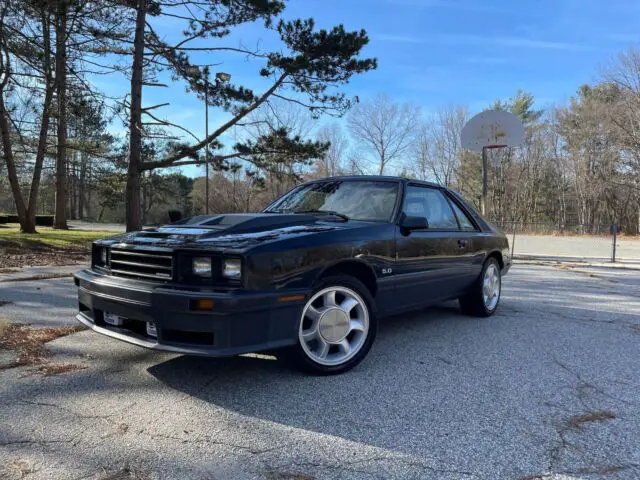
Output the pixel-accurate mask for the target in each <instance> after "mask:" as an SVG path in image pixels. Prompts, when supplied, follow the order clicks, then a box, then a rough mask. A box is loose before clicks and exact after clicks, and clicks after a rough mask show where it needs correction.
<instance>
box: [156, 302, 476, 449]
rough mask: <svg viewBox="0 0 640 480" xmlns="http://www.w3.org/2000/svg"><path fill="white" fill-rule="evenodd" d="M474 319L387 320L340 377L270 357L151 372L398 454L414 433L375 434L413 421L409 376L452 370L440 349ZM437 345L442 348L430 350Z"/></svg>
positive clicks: (176, 362)
mask: <svg viewBox="0 0 640 480" xmlns="http://www.w3.org/2000/svg"><path fill="white" fill-rule="evenodd" d="M476 320H477V319H469V318H468V317H465V316H462V315H461V314H460V313H459V312H458V309H457V308H456V307H452V306H447V305H445V306H441V307H436V308H430V309H428V310H425V311H422V312H417V313H415V314H411V315H403V316H397V317H390V318H387V319H383V320H382V321H381V322H380V323H381V324H380V329H379V332H378V337H377V339H376V343H375V344H374V347H373V348H372V350H371V352H370V353H369V356H368V357H367V358H366V359H365V360H364V361H363V362H362V363H361V364H360V365H359V366H358V367H356V368H355V369H353V370H351V371H350V372H347V373H344V374H342V375H337V376H329V377H322V376H312V375H305V374H303V373H299V372H298V371H297V370H295V369H294V368H292V367H291V366H289V365H288V364H286V363H285V362H282V361H279V360H278V359H276V358H275V357H274V356H271V355H250V356H237V357H230V358H201V357H189V356H180V357H175V358H172V359H170V360H168V361H166V362H163V363H160V364H157V365H153V366H151V367H150V368H148V370H147V371H148V373H149V374H151V375H152V376H153V377H155V378H156V379H157V380H159V381H160V382H162V383H163V384H165V385H166V386H167V387H170V388H172V389H175V390H177V391H180V392H182V393H185V394H188V395H190V396H192V397H194V398H197V399H199V400H201V401H203V402H206V403H208V404H211V405H212V406H215V407H218V408H224V409H227V410H230V411H233V412H236V413H239V414H241V415H246V416H250V417H254V418H259V419H262V420H266V421H269V422H276V423H280V424H284V425H287V426H292V427H296V428H300V429H304V430H311V431H315V432H318V433H322V434H327V435H335V436H339V437H341V438H346V439H349V440H352V441H356V442H364V443H368V444H371V445H376V446H379V447H382V448H392V449H395V446H394V445H396V443H397V444H398V445H411V444H412V442H411V441H410V437H411V436H412V435H415V432H411V431H410V430H411V429H408V430H407V431H406V435H407V438H406V439H403V440H402V441H398V442H396V441H395V440H394V439H393V437H390V436H388V435H380V433H376V431H375V430H376V429H379V428H380V426H381V425H382V426H383V427H384V426H385V424H388V425H389V427H392V426H393V428H394V429H395V428H397V425H398V424H397V423H393V422H394V420H393V419H394V418H396V420H397V415H396V413H397V414H400V415H403V416H405V415H407V416H409V415H410V412H411V411H413V410H415V408H416V404H415V392H414V389H415V388H416V384H415V382H414V381H413V379H412V378H413V377H415V376H420V377H421V378H422V380H421V382H423V383H424V382H425V381H426V380H425V378H428V377H430V376H431V375H438V372H439V370H441V369H443V368H445V369H446V368H452V366H451V363H449V362H447V361H446V359H443V358H442V357H443V353H442V352H443V351H446V347H443V344H447V342H448V340H447V339H451V338H455V337H456V335H457V333H456V331H457V330H458V329H462V330H464V329H467V328H469V325H470V324H472V323H474V322H476ZM430 344H431V345H430ZM434 344H439V346H437V348H435V349H432V348H430V346H433V345H434ZM382 392H384V399H383V400H381V393H382ZM389 402H392V404H391V405H390V404H389ZM387 408H390V410H391V411H388V410H387ZM394 412H396V413H394ZM389 422H391V423H389ZM373 425H375V428H374V427H373ZM368 426H372V427H371V428H369V427H368ZM401 434H405V433H401ZM389 442H390V443H389ZM407 453H409V452H407Z"/></svg>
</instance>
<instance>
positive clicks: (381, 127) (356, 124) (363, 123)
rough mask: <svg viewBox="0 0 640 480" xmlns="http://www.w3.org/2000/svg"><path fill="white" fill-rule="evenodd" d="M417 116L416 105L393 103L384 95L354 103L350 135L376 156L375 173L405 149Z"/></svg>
mask: <svg viewBox="0 0 640 480" xmlns="http://www.w3.org/2000/svg"><path fill="white" fill-rule="evenodd" d="M418 116H419V109H418V108H417V107H416V106H414V105H411V104H409V103H403V104H398V103H395V102H394V101H393V100H391V99H390V98H389V97H388V96H387V95H385V94H380V95H378V96H377V97H376V98H375V99H373V100H372V101H371V102H367V103H360V104H357V105H356V106H355V107H354V108H353V110H352V111H351V113H350V114H349V117H348V123H349V130H350V132H351V135H352V136H353V137H354V139H355V140H356V141H357V142H358V143H359V144H360V145H361V146H362V147H363V148H364V149H366V150H368V151H369V152H370V153H373V154H374V155H375V156H376V157H377V159H376V160H377V163H378V169H377V170H378V174H379V175H382V174H383V173H384V170H385V168H386V167H387V166H389V165H390V164H392V163H394V162H396V161H397V160H399V159H400V158H402V157H403V156H404V155H405V154H406V153H407V152H408V151H409V147H410V146H411V143H412V141H413V139H414V136H415V126H416V124H417V121H418Z"/></svg>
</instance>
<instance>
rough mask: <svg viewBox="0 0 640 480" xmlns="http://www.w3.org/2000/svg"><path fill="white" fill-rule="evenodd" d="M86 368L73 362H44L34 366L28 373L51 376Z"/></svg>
mask: <svg viewBox="0 0 640 480" xmlns="http://www.w3.org/2000/svg"><path fill="white" fill-rule="evenodd" d="M86 368H87V367H84V366H82V365H76V364H75V363H45V364H44V365H40V366H39V367H38V368H34V369H33V370H31V372H30V373H33V374H37V375H42V376H43V377H52V376H54V375H60V374H61V373H67V372H75V371H77V370H84V369H86Z"/></svg>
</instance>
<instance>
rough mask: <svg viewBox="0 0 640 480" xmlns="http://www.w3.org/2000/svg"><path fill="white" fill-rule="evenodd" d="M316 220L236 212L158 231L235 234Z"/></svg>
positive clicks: (192, 220)
mask: <svg viewBox="0 0 640 480" xmlns="http://www.w3.org/2000/svg"><path fill="white" fill-rule="evenodd" d="M316 221H317V218H316V217H315V216H313V215H303V214H287V213H283V214H274V213H258V214H248V213H234V214H230V215H218V216H215V217H211V216H206V215H199V216H197V217H192V218H190V219H188V220H184V221H182V222H178V223H174V224H171V225H167V226H164V227H160V228H158V230H157V232H158V233H169V234H178V235H212V234H215V233H222V232H224V234H225V235H233V234H239V233H257V232H263V231H265V230H274V229H278V228H283V227H294V226H298V225H309V224H312V223H315V222H316Z"/></svg>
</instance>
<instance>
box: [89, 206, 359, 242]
mask: <svg viewBox="0 0 640 480" xmlns="http://www.w3.org/2000/svg"><path fill="white" fill-rule="evenodd" d="M334 218H335V217H330V216H316V215H305V214H273V213H258V214H230V215H217V216H199V217H193V218H191V219H189V220H186V221H184V222H182V223H176V224H171V225H166V226H162V227H158V228H150V229H145V230H142V231H139V232H131V233H126V234H123V235H117V236H115V237H110V238H108V239H104V240H102V241H101V242H100V243H101V244H106V245H112V246H114V245H119V244H121V245H122V246H125V245H127V246H128V245H131V246H144V245H147V246H153V247H171V248H186V249H203V250H214V251H218V250H223V251H246V250H249V249H251V248H253V247H256V246H258V245H263V244H265V243H267V242H275V241H279V240H283V239H289V238H292V237H299V236H303V235H313V234H317V233H321V232H328V231H332V230H342V229H351V228H356V227H358V226H363V225H364V224H363V223H362V222H356V221H351V220H350V221H346V222H345V221H343V220H341V219H339V218H336V219H335V220H334Z"/></svg>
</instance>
